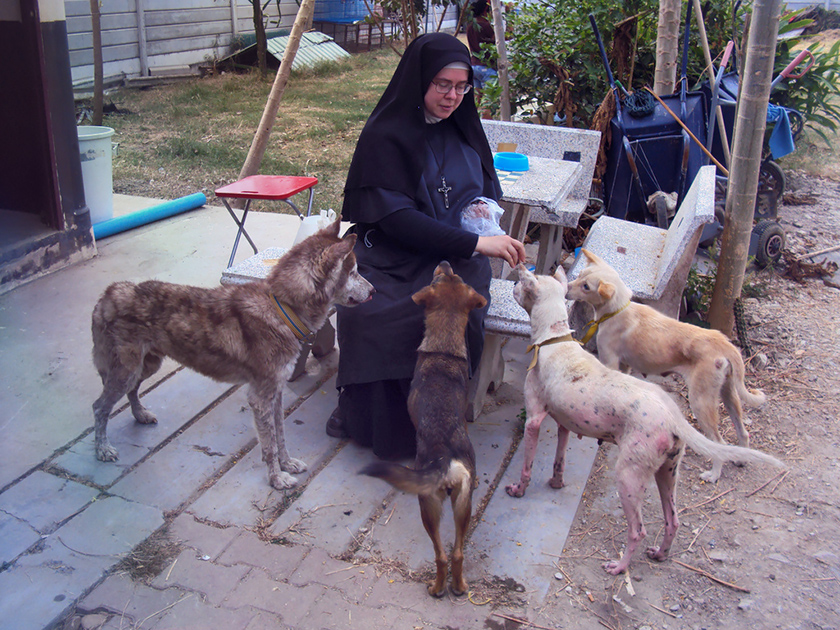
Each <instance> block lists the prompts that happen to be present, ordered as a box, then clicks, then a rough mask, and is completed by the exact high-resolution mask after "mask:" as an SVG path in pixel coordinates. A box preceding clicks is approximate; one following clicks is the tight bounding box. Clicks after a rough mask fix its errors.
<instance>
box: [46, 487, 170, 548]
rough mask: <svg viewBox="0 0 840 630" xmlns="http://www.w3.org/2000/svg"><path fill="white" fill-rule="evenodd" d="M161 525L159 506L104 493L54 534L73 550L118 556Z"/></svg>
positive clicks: (161, 517) (161, 516)
mask: <svg viewBox="0 0 840 630" xmlns="http://www.w3.org/2000/svg"><path fill="white" fill-rule="evenodd" d="M161 525H163V515H162V514H161V512H160V510H157V509H154V508H150V507H147V506H145V505H140V504H139V503H132V502H130V501H126V500H125V499H121V498H120V497H106V498H103V499H98V500H97V501H94V503H93V504H91V505H90V507H88V508H87V509H85V511H84V512H82V513H81V514H79V515H78V516H76V517H75V518H73V519H71V520H70V521H69V522H67V523H66V524H65V525H63V526H62V527H61V528H59V529H58V531H57V532H56V533H55V534H54V536H55V537H57V538H59V540H60V541H61V543H62V544H63V545H65V546H66V547H68V548H69V549H72V550H74V551H76V552H79V553H82V554H90V556H91V557H106V556H110V557H112V558H115V559H119V557H120V556H121V555H123V554H126V553H128V552H129V551H131V550H132V549H133V548H134V547H135V546H137V545H138V544H139V543H140V542H142V541H143V540H145V539H146V538H147V537H148V536H149V535H150V534H151V533H152V532H154V531H155V530H156V529H158V528H159V527H160V526H161Z"/></svg>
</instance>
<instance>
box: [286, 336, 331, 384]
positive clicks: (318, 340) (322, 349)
mask: <svg viewBox="0 0 840 630" xmlns="http://www.w3.org/2000/svg"><path fill="white" fill-rule="evenodd" d="M334 349H335V328H333V326H332V323H330V322H329V321H327V323H326V324H324V326H323V327H322V328H321V330H319V331H318V332H317V333H315V338H314V339H313V340H312V341H307V342H305V343H304V344H303V347H302V348H301V349H300V354H299V355H298V360H297V363H295V369H294V370H292V375H291V376H290V377H289V381H293V380H295V379H296V378H300V375H301V374H303V373H304V372H305V371H306V359H307V358H308V357H309V352H310V351H311V352H312V356H314V357H315V358H316V359H320V358H321V357H323V356H326V355H328V354H329V353H330V352H332V351H333V350H334Z"/></svg>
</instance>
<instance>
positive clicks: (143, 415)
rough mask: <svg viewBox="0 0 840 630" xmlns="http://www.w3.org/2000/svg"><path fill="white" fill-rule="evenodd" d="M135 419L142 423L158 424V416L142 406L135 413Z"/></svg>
mask: <svg viewBox="0 0 840 630" xmlns="http://www.w3.org/2000/svg"><path fill="white" fill-rule="evenodd" d="M134 419H135V420H136V421H137V422H138V423H140V424H157V421H158V420H157V417H155V414H153V413H152V412H151V411H149V410H148V409H146V408H145V407H142V408H140V409H138V410H137V413H135V414H134Z"/></svg>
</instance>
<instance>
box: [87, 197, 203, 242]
mask: <svg viewBox="0 0 840 630" xmlns="http://www.w3.org/2000/svg"><path fill="white" fill-rule="evenodd" d="M205 203H207V197H205V196H204V193H194V194H192V195H187V196H186V197H181V198H180V199H173V200H172V201H167V202H164V203H162V204H159V205H157V206H152V207H151V208H146V209H145V210H138V211H137V212H132V213H131V214H126V215H123V216H121V217H114V218H113V219H108V220H107V221H101V222H99V223H94V224H93V237H94V238H95V239H97V240H99V239H100V238H105V237H106V236H111V235H113V234H119V233H120V232H125V231H126V230H130V229H132V228H136V227H140V226H141V225H146V224H147V223H152V222H154V221H159V220H161V219H166V218H168V217H171V216H174V215H176V214H181V213H182V212H186V211H187V210H193V209H195V208H200V207H201V206H203V205H204V204H205Z"/></svg>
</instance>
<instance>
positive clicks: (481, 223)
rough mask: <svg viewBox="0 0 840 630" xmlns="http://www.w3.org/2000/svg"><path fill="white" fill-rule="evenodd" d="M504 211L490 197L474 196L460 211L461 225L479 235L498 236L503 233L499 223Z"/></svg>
mask: <svg viewBox="0 0 840 630" xmlns="http://www.w3.org/2000/svg"><path fill="white" fill-rule="evenodd" d="M504 212H505V211H504V210H502V208H501V206H499V204H497V203H496V202H495V201H493V200H492V199H488V198H487V197H476V198H475V199H473V200H472V201H471V202H470V204H469V205H468V206H467V207H466V208H464V210H463V211H462V212H461V227H462V228H464V229H465V230H468V231H470V232H473V233H474V234H478V235H479V236H499V235H500V234H504V233H505V231H504V230H503V229H502V228H501V226H500V224H499V222H500V221H501V220H502V215H503V214H504Z"/></svg>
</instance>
